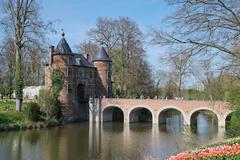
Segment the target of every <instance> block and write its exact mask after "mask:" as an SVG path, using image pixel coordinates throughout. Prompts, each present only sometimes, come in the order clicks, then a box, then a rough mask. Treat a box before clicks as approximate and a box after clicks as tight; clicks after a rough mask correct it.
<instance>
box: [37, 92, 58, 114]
mask: <svg viewBox="0 0 240 160" xmlns="http://www.w3.org/2000/svg"><path fill="white" fill-rule="evenodd" d="M38 103H39V104H40V106H41V111H42V112H44V113H45V114H46V119H52V118H55V119H59V118H60V117H61V103H60V102H59V100H58V99H57V98H56V97H54V96H53V95H52V94H51V93H49V92H47V91H45V90H41V91H40V93H39V96H38Z"/></svg>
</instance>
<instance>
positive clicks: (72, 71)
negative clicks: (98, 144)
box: [45, 33, 112, 120]
mask: <svg viewBox="0 0 240 160" xmlns="http://www.w3.org/2000/svg"><path fill="white" fill-rule="evenodd" d="M111 63H112V61H111V59H110V58H109V56H108V54H107V52H106V50H105V49H104V47H103V46H101V49H100V51H99V52H98V53H96V56H95V57H93V61H91V60H90V58H89V56H88V55H87V54H76V53H73V52H72V50H71V48H70V47H69V45H68V43H67V41H66V39H65V35H64V33H63V34H62V38H61V40H60V41H59V43H58V45H57V47H56V49H55V47H54V46H50V47H49V63H48V64H46V66H45V89H46V90H51V87H52V86H51V73H52V72H53V71H54V70H58V71H60V72H61V73H62V75H63V82H64V84H63V89H62V90H61V92H60V96H59V100H60V101H61V104H62V114H63V117H64V118H65V119H81V120H87V119H88V111H89V110H88V99H89V97H103V96H104V97H111V95H112V82H111Z"/></svg>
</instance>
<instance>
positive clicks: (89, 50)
mask: <svg viewBox="0 0 240 160" xmlns="http://www.w3.org/2000/svg"><path fill="white" fill-rule="evenodd" d="M75 48H76V49H77V51H78V53H81V54H89V55H90V57H91V58H93V57H94V55H95V54H96V53H97V52H98V51H99V45H97V44H96V43H94V42H91V41H84V42H82V43H80V44H77V45H76V46H75Z"/></svg>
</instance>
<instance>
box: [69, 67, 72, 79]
mask: <svg viewBox="0 0 240 160" xmlns="http://www.w3.org/2000/svg"><path fill="white" fill-rule="evenodd" d="M68 77H72V68H68Z"/></svg>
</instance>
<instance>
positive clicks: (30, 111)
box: [25, 102, 41, 122]
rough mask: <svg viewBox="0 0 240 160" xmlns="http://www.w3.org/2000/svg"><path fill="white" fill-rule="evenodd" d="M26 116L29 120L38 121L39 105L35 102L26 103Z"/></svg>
mask: <svg viewBox="0 0 240 160" xmlns="http://www.w3.org/2000/svg"><path fill="white" fill-rule="evenodd" d="M25 112H26V116H27V119H28V120H29V121H34V122H36V121H38V120H39V119H40V115H41V112H40V107H39V105H38V104H37V103H35V102H30V103H28V104H27V106H26V109H25Z"/></svg>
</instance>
